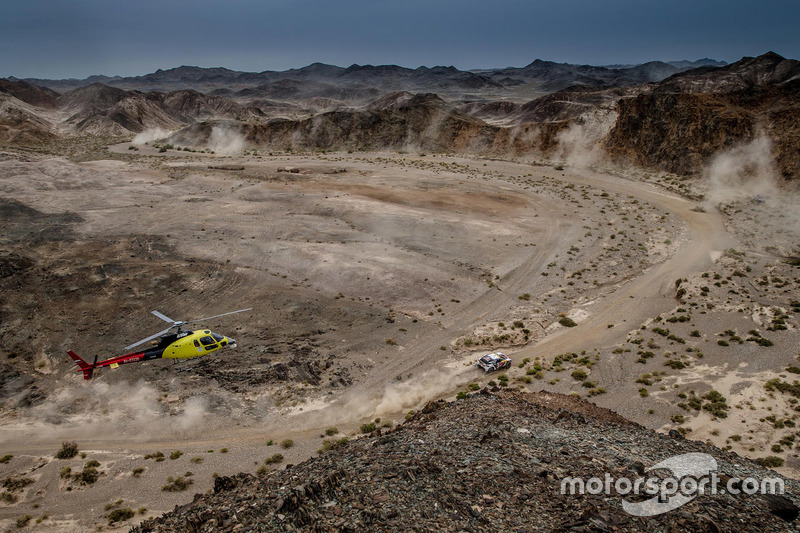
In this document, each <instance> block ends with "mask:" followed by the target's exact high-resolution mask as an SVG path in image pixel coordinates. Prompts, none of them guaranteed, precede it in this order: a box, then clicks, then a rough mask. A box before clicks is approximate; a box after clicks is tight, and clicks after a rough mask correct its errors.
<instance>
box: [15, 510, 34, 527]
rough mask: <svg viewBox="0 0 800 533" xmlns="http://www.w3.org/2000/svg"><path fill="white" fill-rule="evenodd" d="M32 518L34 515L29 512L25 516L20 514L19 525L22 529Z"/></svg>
mask: <svg viewBox="0 0 800 533" xmlns="http://www.w3.org/2000/svg"><path fill="white" fill-rule="evenodd" d="M32 518H33V517H32V516H31V515H29V514H26V515H25V516H20V517H19V518H17V527H18V528H20V529H22V528H23V527H26V526H27V525H28V522H30V521H31V519H32Z"/></svg>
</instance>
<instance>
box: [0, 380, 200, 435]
mask: <svg viewBox="0 0 800 533" xmlns="http://www.w3.org/2000/svg"><path fill="white" fill-rule="evenodd" d="M210 416H211V413H210V412H209V405H208V401H207V400H206V399H205V398H202V397H199V396H194V397H190V398H188V399H186V400H185V401H184V402H183V403H180V402H177V401H175V402H173V401H172V400H170V399H169V398H165V397H163V396H162V395H161V393H159V391H157V390H156V389H155V388H153V387H152V386H150V385H148V384H147V383H145V382H143V381H139V382H137V383H125V382H119V383H114V384H113V385H112V384H108V383H104V382H97V381H93V382H87V383H86V384H84V383H81V384H79V385H76V386H75V387H73V388H64V389H61V390H59V391H57V392H56V393H55V394H53V395H51V396H50V397H49V398H48V399H47V400H46V401H45V402H43V403H41V404H39V405H36V406H32V407H30V408H27V409H25V410H24V412H21V413H20V416H19V417H17V420H19V422H12V423H5V424H3V425H2V430H1V431H0V442H7V441H11V440H20V439H27V438H33V439H36V440H38V441H42V440H50V439H65V438H67V439H76V438H98V437H100V438H109V439H114V438H124V439H126V440H139V441H141V440H147V439H149V438H154V437H158V438H162V437H164V436H178V435H181V434H182V433H184V432H187V431H190V430H192V429H195V428H197V427H198V426H199V425H200V424H201V422H202V423H203V424H206V423H207V422H208V418H209V417H210Z"/></svg>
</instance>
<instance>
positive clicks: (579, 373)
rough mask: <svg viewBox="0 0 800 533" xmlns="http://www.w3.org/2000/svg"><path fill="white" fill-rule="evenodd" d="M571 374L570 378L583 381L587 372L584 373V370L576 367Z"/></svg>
mask: <svg viewBox="0 0 800 533" xmlns="http://www.w3.org/2000/svg"><path fill="white" fill-rule="evenodd" d="M571 376H572V379H574V380H576V381H583V380H585V379H586V376H587V374H586V371H584V370H582V369H580V368H578V369H576V370H574V371H573V372H572V374H571Z"/></svg>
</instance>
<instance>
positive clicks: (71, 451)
mask: <svg viewBox="0 0 800 533" xmlns="http://www.w3.org/2000/svg"><path fill="white" fill-rule="evenodd" d="M76 455H78V443H77V442H75V441H74V440H71V441H64V442H62V443H61V449H60V450H59V451H58V453H56V457H57V458H58V459H72V458H73V457H75V456H76Z"/></svg>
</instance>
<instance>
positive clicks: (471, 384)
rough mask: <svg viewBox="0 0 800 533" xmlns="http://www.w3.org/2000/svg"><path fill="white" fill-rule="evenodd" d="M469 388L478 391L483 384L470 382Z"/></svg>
mask: <svg viewBox="0 0 800 533" xmlns="http://www.w3.org/2000/svg"><path fill="white" fill-rule="evenodd" d="M467 388H468V389H469V390H472V391H476V390H480V388H481V386H480V385H478V384H477V383H469V384H468V385H467Z"/></svg>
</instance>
